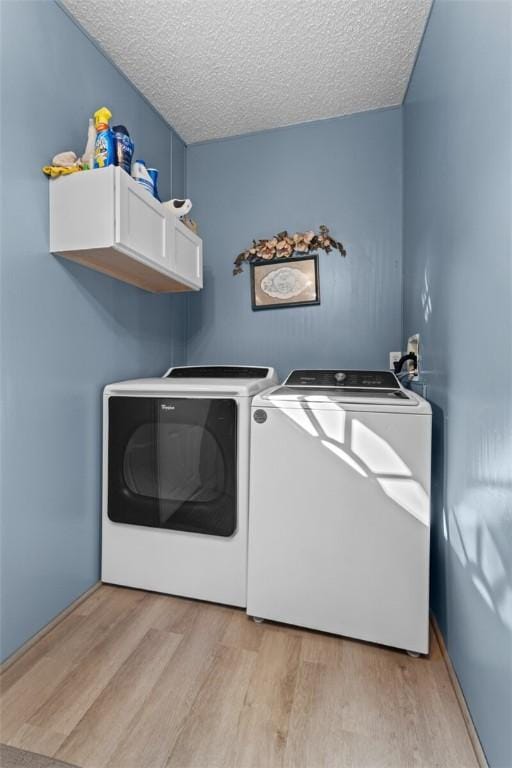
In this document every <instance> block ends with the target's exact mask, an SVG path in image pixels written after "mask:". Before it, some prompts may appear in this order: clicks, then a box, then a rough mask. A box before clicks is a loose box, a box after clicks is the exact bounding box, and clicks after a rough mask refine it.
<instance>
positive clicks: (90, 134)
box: [80, 117, 96, 171]
mask: <svg viewBox="0 0 512 768" xmlns="http://www.w3.org/2000/svg"><path fill="white" fill-rule="evenodd" d="M95 145H96V126H95V124H94V118H92V117H90V118H89V128H88V130H87V144H86V146H85V150H84V153H83V155H82V157H81V158H80V159H81V161H82V166H83V169H84V171H85V170H89V171H91V170H92V169H93V168H94V147H95Z"/></svg>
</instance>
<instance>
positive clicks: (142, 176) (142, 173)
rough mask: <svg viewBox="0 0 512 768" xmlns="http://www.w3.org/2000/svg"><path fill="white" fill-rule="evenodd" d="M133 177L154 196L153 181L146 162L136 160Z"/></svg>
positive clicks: (133, 166)
mask: <svg viewBox="0 0 512 768" xmlns="http://www.w3.org/2000/svg"><path fill="white" fill-rule="evenodd" d="M132 177H133V178H134V179H135V181H137V182H138V183H139V184H140V185H141V186H142V187H143V188H144V189H146V190H147V191H148V192H149V194H150V195H153V194H154V184H153V179H152V178H151V176H150V175H149V173H148V169H147V168H146V163H145V162H144V160H135V162H134V164H133V165H132Z"/></svg>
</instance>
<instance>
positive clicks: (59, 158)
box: [52, 150, 79, 168]
mask: <svg viewBox="0 0 512 768" xmlns="http://www.w3.org/2000/svg"><path fill="white" fill-rule="evenodd" d="M52 165H57V166H58V167H59V168H68V167H69V166H70V165H79V160H78V157H77V156H76V155H75V153H74V152H73V151H72V150H68V151H67V152H59V153H58V154H57V155H54V157H52Z"/></svg>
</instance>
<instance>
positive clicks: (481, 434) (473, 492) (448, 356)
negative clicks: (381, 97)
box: [404, 0, 512, 768]
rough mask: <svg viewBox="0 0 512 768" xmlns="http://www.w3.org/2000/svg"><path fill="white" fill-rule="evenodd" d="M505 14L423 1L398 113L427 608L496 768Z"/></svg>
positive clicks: (510, 609)
mask: <svg viewBox="0 0 512 768" xmlns="http://www.w3.org/2000/svg"><path fill="white" fill-rule="evenodd" d="M511 40H512V5H511V4H510V3H509V2H492V1H491V2H450V0H436V2H435V4H434V8H433V11H432V15H431V18H430V22H429V24H428V27H427V31H426V35H425V38H424V42H423V45H422V48H421V52H420V55H419V59H418V62H417V65H416V68H415V71H414V75H413V78H412V82H411V85H410V88H409V92H408V95H407V99H406V102H405V107H404V330H405V336H407V335H409V334H411V333H414V332H418V331H419V332H420V334H421V340H422V343H423V357H424V359H423V365H424V367H425V369H426V370H425V374H424V379H425V381H426V382H427V386H428V390H427V395H428V397H429V399H430V400H432V402H433V404H434V408H435V410H434V417H435V418H434V465H433V467H434V477H433V487H434V509H433V512H434V529H433V557H432V600H433V608H434V611H435V614H436V616H437V619H438V621H439V623H440V625H441V628H442V631H443V634H444V637H445V639H446V642H447V646H448V651H449V653H450V656H451V659H452V661H453V664H454V666H455V670H456V672H457V675H458V677H459V680H460V682H461V684H462V688H463V690H464V694H465V696H466V699H467V701H468V704H469V707H470V710H471V713H472V716H473V718H474V721H475V724H476V726H477V729H478V732H479V735H480V738H481V741H482V744H483V747H484V749H485V752H486V755H487V758H488V760H489V763H490V765H491V766H492V767H493V768H498V766H499V767H500V768H510V766H511V765H512V729H511V724H512V386H511V381H512V345H511V340H510V334H511V329H512V322H511V321H512V259H511V257H512V253H511V214H512V199H511V189H512V187H511V182H512V154H511V153H512V120H511V107H512V105H511V100H512V49H511Z"/></svg>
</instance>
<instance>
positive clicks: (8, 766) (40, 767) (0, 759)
mask: <svg viewBox="0 0 512 768" xmlns="http://www.w3.org/2000/svg"><path fill="white" fill-rule="evenodd" d="M0 767H1V768H77V766H76V765H71V763H63V762H62V760H54V759H53V757H45V756H44V755H36V754H35V752H25V750H24V749H17V748H16V747H8V746H7V745H6V744H0Z"/></svg>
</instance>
